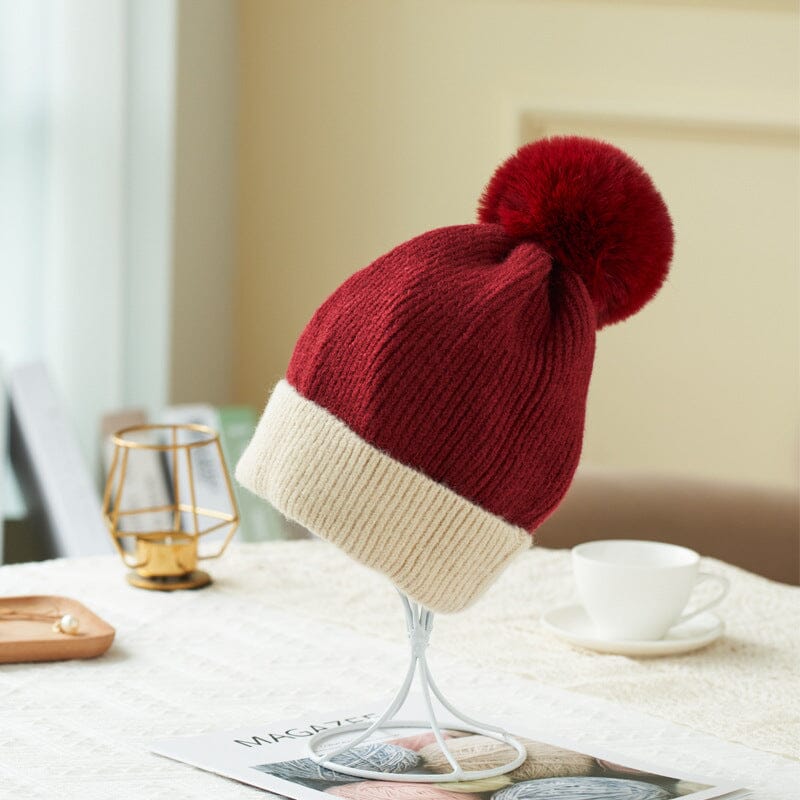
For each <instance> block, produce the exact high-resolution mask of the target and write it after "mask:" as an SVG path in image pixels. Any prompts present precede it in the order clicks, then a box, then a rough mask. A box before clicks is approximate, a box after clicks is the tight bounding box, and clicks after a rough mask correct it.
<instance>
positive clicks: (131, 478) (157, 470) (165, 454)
mask: <svg viewBox="0 0 800 800" xmlns="http://www.w3.org/2000/svg"><path fill="white" fill-rule="evenodd" d="M111 446H112V447H113V455H112V457H111V466H110V469H109V472H108V478H107V480H106V487H105V492H104V495H103V516H104V518H105V522H106V525H107V526H108V530H109V533H110V534H111V538H112V540H113V542H114V546H115V547H116V549H117V552H118V553H119V555H120V557H121V558H122V560H123V562H124V563H125V565H126V566H128V567H130V569H131V572H129V573H128V576H127V579H128V583H130V584H131V585H133V586H136V587H138V588H140V589H156V590H159V591H171V590H176V589H198V588H200V587H202V586H207V585H208V584H210V583H211V576H210V575H209V574H208V573H207V572H205V571H203V570H199V569H197V564H198V562H199V561H203V560H206V559H212V558H218V557H219V556H221V555H222V553H223V552H224V550H225V548H226V547H227V546H228V543H229V542H230V540H231V539H232V538H233V535H234V534H235V533H236V529H237V528H238V526H239V512H238V509H237V506H236V499H235V495H234V492H233V486H232V485H231V479H230V475H229V473H228V469H227V467H226V464H225V457H224V455H223V453H222V447H221V445H220V441H219V435H218V434H217V433H216V431H214V430H213V429H212V428H209V427H207V426H205V425H194V424H185V425H135V426H132V427H128V428H124V429H122V430H120V431H118V432H117V433H115V434H114V435H113V436H112V437H111ZM202 540H205V542H207V543H208V548H207V549H201V547H200V544H201V541H202Z"/></svg>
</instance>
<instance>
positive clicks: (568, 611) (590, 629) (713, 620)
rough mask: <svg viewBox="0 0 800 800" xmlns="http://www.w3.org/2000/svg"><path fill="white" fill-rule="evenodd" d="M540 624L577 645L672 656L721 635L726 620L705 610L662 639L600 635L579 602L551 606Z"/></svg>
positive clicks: (620, 652)
mask: <svg viewBox="0 0 800 800" xmlns="http://www.w3.org/2000/svg"><path fill="white" fill-rule="evenodd" d="M542 624H543V625H544V626H545V628H547V630H549V631H550V632H551V633H554V634H555V635H556V636H558V637H559V639H564V640H565V641H567V642H569V643H570V644H573V645H576V646H577V647H584V648H586V649H588V650H594V651H595V652H597V653H613V654H615V655H619V656H672V655H677V654H678V653H689V652H691V651H692V650H699V649H700V648H701V647H705V646H706V645H709V644H711V642H713V641H715V640H716V639H718V638H719V637H720V636H722V634H723V632H724V630H725V623H724V622H723V621H722V620H721V619H720V618H719V617H718V616H717V615H716V614H714V613H712V612H711V611H706V612H705V613H704V614H698V616H696V617H695V618H694V619H690V620H689V621H688V622H684V623H683V624H682V625H676V626H675V627H674V628H670V629H669V630H668V631H667V634H666V636H664V638H663V639H657V640H655V641H636V640H626V639H619V640H613V639H601V638H600V637H599V636H598V635H597V634H596V633H595V630H594V626H593V625H592V621H591V620H590V619H589V616H588V614H587V613H586V611H585V610H584V608H583V606H581V605H569V606H560V607H559V608H553V609H551V610H550V611H548V612H547V613H546V614H544V616H543V617H542Z"/></svg>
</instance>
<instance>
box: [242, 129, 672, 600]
mask: <svg viewBox="0 0 800 800" xmlns="http://www.w3.org/2000/svg"><path fill="white" fill-rule="evenodd" d="M672 243H673V235H672V224H671V222H670V218H669V214H668V212H667V208H666V206H665V204H664V201H663V200H662V199H661V196H660V195H659V193H658V191H657V190H656V188H655V187H654V186H653V183H652V181H651V180H650V178H649V177H648V176H647V174H646V173H645V172H644V171H643V170H642V169H641V167H639V165H638V164H636V163H635V162H634V161H633V160H632V159H631V158H630V157H629V156H627V155H626V154H624V153H623V152H621V151H620V150H618V149H616V148H615V147H612V146H611V145H609V144H605V143H602V142H598V141H594V140H591V139H583V138H579V137H563V138H552V139H545V140H542V141H539V142H535V143H533V144H530V145H527V146H525V147H522V148H521V149H520V150H519V151H518V152H517V153H516V155H514V156H513V157H512V158H510V159H509V160H508V161H506V162H505V163H504V164H503V165H502V166H501V167H500V168H499V169H498V170H497V172H496V173H495V175H494V177H493V178H492V180H491V181H490V183H489V185H488V187H487V188H486V191H485V192H484V195H483V197H482V198H481V202H480V210H479V222H478V223H477V224H474V225H458V226H455V227H448V228H440V229H438V230H434V231H430V232H429V233H424V234H422V235H421V236H419V237H417V238H415V239H412V240H411V241H408V242H406V243H405V244H401V245H400V246H399V247H396V248H395V249H394V250H392V251H391V252H389V253H387V254H386V255H384V256H382V257H381V258H379V259H378V260H377V261H375V262H373V263H372V264H371V265H370V266H368V267H366V268H365V269H362V270H360V271H359V272H356V273H355V274H354V275H353V276H352V277H350V278H349V279H348V280H347V281H345V282H344V283H343V284H342V285H341V286H340V287H339V288H338V289H337V290H336V291H335V292H334V293H333V294H332V295H331V296H330V297H329V298H328V299H327V300H326V301H325V302H324V303H323V304H322V306H321V307H320V308H319V309H318V310H317V312H316V314H315V315H314V316H313V318H312V319H311V321H310V322H309V323H308V326H307V327H306V329H305V330H304V331H303V333H302V335H301V336H300V339H299V341H298V342H297V345H296V347H295V350H294V354H293V356H292V359H291V362H290V364H289V369H288V371H287V374H286V379H285V380H282V381H280V382H279V383H278V385H277V386H276V387H275V389H274V390H273V392H272V395H271V397H270V399H269V402H268V403H267V406H266V409H265V411H264V414H263V416H262V418H261V420H260V422H259V424H258V428H257V430H256V432H255V434H254V436H253V439H252V441H251V442H250V445H249V446H248V448H247V450H246V452H245V453H244V455H243V456H242V458H241V460H240V462H239V464H238V467H237V470H236V476H237V478H238V480H239V481H240V482H241V483H242V484H243V485H244V486H246V487H247V488H249V489H251V490H252V491H254V492H255V493H256V494H258V495H260V496H261V497H263V498H266V499H267V500H269V501H270V502H271V503H272V504H273V505H274V506H275V507H276V508H278V509H279V510H280V511H281V512H282V513H284V514H285V515H286V516H288V517H290V518H292V519H294V520H296V521H298V522H300V523H302V524H303V525H305V526H306V527H307V528H309V529H310V530H312V531H314V532H315V533H317V534H318V535H319V536H322V537H323V538H325V539H328V540H330V541H331V542H333V543H335V544H336V545H338V546H339V547H341V548H342V549H343V550H345V551H346V552H347V553H349V554H350V555H351V556H352V557H354V558H356V559H357V560H358V561H361V562H362V563H364V564H366V565H368V566H370V567H373V568H374V569H377V570H380V571H381V572H383V573H385V574H386V575H387V576H388V577H389V578H390V579H391V580H392V581H393V582H394V583H395V584H396V585H397V586H398V587H399V588H400V589H401V590H403V591H404V592H405V593H407V594H408V595H409V596H410V597H412V598H413V599H414V600H417V601H418V602H420V603H422V604H423V605H425V606H427V607H428V608H431V609H433V610H435V611H457V610H460V609H462V608H464V607H465V606H467V605H468V604H469V603H471V602H472V601H473V600H475V598H476V597H478V596H479V595H480V594H481V593H482V592H483V591H484V590H485V589H486V588H487V587H488V586H489V585H490V584H491V583H492V582H493V580H494V579H495V578H496V577H497V575H498V574H499V572H500V571H501V570H502V568H503V567H504V566H505V565H506V564H507V563H508V561H509V560H510V559H511V558H512V557H513V556H514V555H516V554H517V553H518V552H519V551H520V550H522V549H524V548H526V547H529V546H530V536H529V532H532V531H533V530H534V529H535V528H536V527H537V526H538V525H539V524H540V523H541V522H542V521H543V520H544V519H545V518H546V517H547V516H548V515H549V514H550V513H552V511H553V510H554V509H555V508H556V506H557V505H558V504H559V502H560V501H561V499H562V498H563V496H564V494H565V493H566V491H567V489H568V487H569V485H570V482H571V480H572V476H573V474H574V472H575V468H576V467H577V464H578V459H579V457H580V452H581V443H582V439H583V425H584V416H585V409H586V393H587V390H588V387H589V379H590V376H591V372H592V362H593V358H594V346H595V331H596V330H597V329H598V328H601V327H603V326H604V325H607V324H609V323H613V322H617V321H619V320H622V319H624V318H625V317H627V316H629V315H631V314H633V313H634V312H635V311H637V310H638V309H639V308H641V306H642V305H644V304H645V303H646V302H647V301H648V300H649V299H650V298H651V297H652V296H653V295H654V294H655V293H656V291H657V290H658V288H659V287H660V286H661V284H662V283H663V281H664V278H665V277H666V274H667V269H668V266H669V262H670V258H671V256H672Z"/></svg>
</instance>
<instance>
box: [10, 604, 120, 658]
mask: <svg viewBox="0 0 800 800" xmlns="http://www.w3.org/2000/svg"><path fill="white" fill-rule="evenodd" d="M0 611H5V612H7V611H18V612H22V613H30V614H48V615H53V616H54V617H61V616H62V615H63V614H72V616H73V617H75V618H76V619H77V620H78V621H79V622H80V628H79V629H78V633H77V634H76V635H75V636H69V635H67V634H64V633H56V632H54V631H53V630H52V625H53V622H55V619H53V620H52V621H51V622H47V621H41V620H21V619H12V620H9V619H0V664H13V663H17V662H20V661H65V660H67V659H70V658H95V656H99V655H102V654H103V653H105V652H106V650H108V648H109V647H111V642H113V641H114V633H115V631H114V629H113V628H112V627H111V626H110V625H109V624H108V623H107V622H105V621H104V620H102V619H100V617H98V616H97V615H95V614H93V613H92V612H91V611H89V609H88V608H86V606H84V605H81V603H79V602H78V601H77V600H72V599H71V598H69V597H57V596H55V595H31V596H29V597H0Z"/></svg>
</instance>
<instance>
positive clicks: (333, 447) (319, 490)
mask: <svg viewBox="0 0 800 800" xmlns="http://www.w3.org/2000/svg"><path fill="white" fill-rule="evenodd" d="M236 478H237V480H238V481H239V482H240V483H241V484H242V485H244V486H246V487H247V488H248V489H250V490H251V491H253V492H255V493H256V494H258V495H261V496H262V497H268V498H269V499H270V501H271V502H272V503H273V504H274V505H275V506H276V508H278V510H279V511H281V512H282V513H284V514H286V515H287V516H289V517H291V518H292V519H295V520H297V521H298V522H301V523H302V524H303V525H305V526H306V527H308V528H310V529H311V530H313V531H315V532H316V533H318V534H319V535H320V536H322V537H324V538H326V539H328V540H329V541H331V542H333V543H334V544H336V545H338V546H339V547H341V548H342V549H343V550H344V551H345V552H347V553H348V554H349V555H351V556H352V557H353V558H355V559H356V560H358V561H360V562H361V563H363V564H366V565H367V566H369V567H372V568H373V569H377V570H380V571H381V572H383V573H385V574H386V575H387V576H388V577H389V578H390V579H391V580H392V581H393V582H394V584H395V585H396V586H398V587H399V588H400V589H402V590H403V591H404V592H405V593H406V594H408V595H409V596H410V597H412V598H413V599H415V600H417V601H419V602H420V603H422V604H423V605H425V606H427V607H428V608H432V609H435V610H437V611H445V612H446V611H459V610H461V609H462V608H464V607H466V606H467V605H469V604H470V603H471V602H473V600H475V599H476V598H477V597H478V596H479V595H480V594H482V593H483V591H484V590H485V589H486V588H488V586H489V585H490V584H491V583H492V582H493V581H494V579H495V578H496V577H497V575H498V573H499V572H500V571H501V570H502V569H503V567H505V565H506V564H507V562H508V561H509V559H511V558H512V557H513V556H515V555H516V554H517V553H519V552H520V551H522V550H524V549H526V548H527V547H529V546H530V539H529V537H528V536H527V534H526V533H525V532H524V531H522V530H520V529H519V528H515V527H514V526H512V525H509V524H508V523H507V522H505V521H504V520H502V519H500V518H499V517H496V516H494V515H493V514H490V513H488V512H487V511H485V510H483V509H482V508H479V507H478V506H476V505H474V504H472V503H470V502H469V501H468V500H466V499H464V498H463V497H460V496H459V495H457V494H456V493H455V492H452V491H450V490H449V489H447V488H445V487H444V486H442V485H440V484H438V483H436V482H434V481H433V480H431V479H430V478H429V477H427V476H426V475H423V474H422V473H420V472H417V471H416V470H413V469H411V468H410V467H406V466H403V465H402V464H400V463H399V462H398V461H396V460H394V459H393V458H391V457H390V456H388V455H387V454H386V453H382V452H381V451H380V450H377V449H376V448H375V447H372V446H371V445H370V444H367V443H366V442H365V441H364V440H363V439H361V437H359V436H358V435H357V434H355V433H354V432H353V431H352V430H350V429H349V428H348V427H347V426H346V425H345V424H344V423H343V422H341V421H340V420H338V419H336V417H334V416H333V415H332V414H330V413H329V412H328V411H326V410H325V409H323V408H321V407H320V406H318V405H317V404H316V403H313V402H312V401H310V400H308V399H306V398H304V397H302V396H301V395H299V394H298V393H297V392H296V391H295V390H294V389H293V388H292V387H291V386H290V385H289V384H288V383H287V382H286V381H281V382H280V383H279V384H278V385H277V386H276V387H275V390H274V391H273V393H272V396H271V397H270V400H269V403H268V404H267V408H266V410H265V411H264V414H263V415H262V417H261V420H260V421H259V423H258V428H257V429H256V432H255V434H254V436H253V439H252V441H251V442H250V444H249V445H248V447H247V450H246V451H245V452H244V454H243V455H242V458H241V459H240V461H239V464H238V466H237V468H236Z"/></svg>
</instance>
